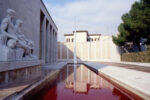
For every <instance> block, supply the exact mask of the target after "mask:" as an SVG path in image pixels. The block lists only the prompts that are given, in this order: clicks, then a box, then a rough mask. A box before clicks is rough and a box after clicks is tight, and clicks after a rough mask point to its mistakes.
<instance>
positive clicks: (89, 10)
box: [43, 0, 138, 41]
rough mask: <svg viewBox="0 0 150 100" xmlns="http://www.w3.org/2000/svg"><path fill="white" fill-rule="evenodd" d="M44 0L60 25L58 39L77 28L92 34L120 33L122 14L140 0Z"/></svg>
mask: <svg viewBox="0 0 150 100" xmlns="http://www.w3.org/2000/svg"><path fill="white" fill-rule="evenodd" d="M43 1H44V4H45V5H46V7H47V9H48V11H49V13H50V15H51V17H52V19H53V20H54V22H55V23H56V25H57V27H58V41H64V34H70V33H72V31H74V30H75V28H76V29H77V30H88V31H89V33H90V34H102V35H114V34H116V33H118V26H119V24H120V23H121V22H122V21H121V16H122V15H123V14H125V13H127V12H129V10H130V8H131V5H132V4H133V3H134V2H135V1H138V0H43Z"/></svg>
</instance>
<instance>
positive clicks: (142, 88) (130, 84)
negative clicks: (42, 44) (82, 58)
mask: <svg viewBox="0 0 150 100" xmlns="http://www.w3.org/2000/svg"><path fill="white" fill-rule="evenodd" d="M84 63H85V64H86V65H88V66H90V67H91V68H94V69H97V70H98V72H99V73H100V74H101V75H103V76H105V77H107V78H108V79H110V80H111V81H113V82H115V83H117V84H119V85H120V86H122V87H124V88H126V89H127V90H129V91H131V92H132V93H134V94H137V95H138V96H140V97H141V98H143V99H146V100H150V73H149V71H148V73H147V72H145V68H147V67H143V68H142V66H141V67H140V68H136V67H137V66H131V65H122V64H116V63H108V62H107V64H106V63H105V64H104V63H103V64H101V63H102V62H101V63H100V62H98V63H95V62H84ZM112 65H113V66H112ZM116 65H117V66H116ZM118 66H119V67H118ZM129 67H130V68H129ZM131 67H132V70H131ZM141 69H144V70H141ZM137 70H138V71H137ZM139 70H140V71H139Z"/></svg>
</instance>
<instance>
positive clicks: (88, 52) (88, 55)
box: [88, 42, 90, 61]
mask: <svg viewBox="0 0 150 100" xmlns="http://www.w3.org/2000/svg"><path fill="white" fill-rule="evenodd" d="M89 60H90V42H88V61H89Z"/></svg>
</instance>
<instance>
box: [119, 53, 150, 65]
mask: <svg viewBox="0 0 150 100" xmlns="http://www.w3.org/2000/svg"><path fill="white" fill-rule="evenodd" d="M121 61H128V62H147V63H150V50H148V51H144V52H134V53H124V54H122V55H121Z"/></svg>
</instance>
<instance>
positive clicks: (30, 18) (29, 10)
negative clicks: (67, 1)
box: [0, 0, 58, 64]
mask: <svg viewBox="0 0 150 100" xmlns="http://www.w3.org/2000/svg"><path fill="white" fill-rule="evenodd" d="M8 8H10V9H13V10H15V11H16V15H15V20H16V19H21V20H22V21H23V22H24V23H23V26H22V32H23V33H24V34H25V36H26V37H27V38H28V39H30V40H33V41H34V43H35V51H34V55H36V56H37V57H38V58H39V59H41V60H44V63H45V64H51V63H54V62H56V56H57V54H56V50H57V31H58V28H57V26H56V24H55V23H54V21H53V19H52V17H51V16H50V14H49V12H48V10H47V9H46V7H45V5H44V4H43V1H42V0H13V1H12V0H0V23H1V21H2V19H3V18H5V17H6V10H7V9H8ZM15 20H14V24H15Z"/></svg>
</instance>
